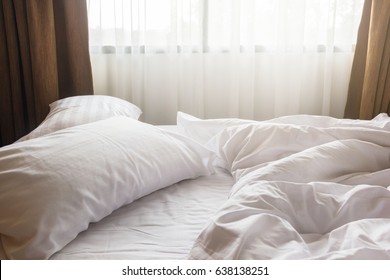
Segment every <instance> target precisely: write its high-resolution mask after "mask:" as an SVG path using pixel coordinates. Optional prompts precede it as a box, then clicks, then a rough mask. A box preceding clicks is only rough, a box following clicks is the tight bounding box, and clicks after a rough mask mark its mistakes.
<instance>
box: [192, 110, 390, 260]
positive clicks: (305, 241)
mask: <svg viewBox="0 0 390 280" xmlns="http://www.w3.org/2000/svg"><path fill="white" fill-rule="evenodd" d="M289 119H290V121H291V123H292V124H287V123H286V122H285V123H283V124H281V123H274V124H271V123H258V124H245V125H241V126H235V127H228V128H226V129H224V130H223V131H222V132H221V133H220V134H218V135H217V136H216V137H215V138H214V139H213V140H212V141H214V145H215V147H218V150H217V153H218V155H219V156H220V157H221V159H223V162H224V164H225V167H226V168H227V169H228V170H231V171H232V173H233V174H234V176H235V179H236V181H237V182H236V184H235V185H234V187H233V188H232V191H231V194H230V198H229V199H228V201H227V202H226V203H225V204H224V206H223V207H222V208H221V209H220V210H219V211H218V212H217V213H216V214H215V215H214V217H213V218H212V219H211V222H210V223H209V224H208V226H206V228H205V229H204V230H203V231H202V233H201V234H200V235H199V237H198V239H197V241H196V242H195V245H194V247H193V249H192V251H191V254H190V256H189V257H190V258H194V259H389V258H390V240H389V237H388V234H387V233H388V232H389V231H390V179H389V178H390V129H389V126H388V125H389V123H390V118H389V117H388V116H387V115H384V114H383V115H381V116H378V117H377V118H375V119H374V120H372V121H353V120H337V121H336V122H333V123H332V122H329V119H327V120H326V119H323V120H326V122H325V123H323V122H321V121H320V122H316V124H317V126H316V125H313V124H312V125H307V124H306V125H297V124H294V123H297V122H301V121H302V120H303V119H302V117H298V119H296V118H295V117H294V116H291V117H289ZM297 120H298V121H297ZM318 120H319V119H317V121H318ZM312 121H313V119H312V118H310V117H309V119H308V120H307V122H306V123H313V122H312ZM212 141H211V142H212ZM209 143H210V142H209Z"/></svg>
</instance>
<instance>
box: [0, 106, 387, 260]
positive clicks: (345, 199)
mask: <svg viewBox="0 0 390 280" xmlns="http://www.w3.org/2000/svg"><path fill="white" fill-rule="evenodd" d="M76 136H77V137H76ZM40 137H43V138H39V139H35V140H34V139H33V140H27V141H21V142H19V143H16V144H14V145H10V146H8V147H4V148H1V149H0V233H1V236H0V237H1V243H0V259H5V258H7V257H11V258H27V259H33V258H50V259H185V258H190V259H390V237H389V232H390V179H389V178H390V118H389V117H388V116H387V115H386V114H381V115H379V116H378V117H376V118H375V119H373V120H371V121H360V120H341V119H334V118H330V117H322V116H304V115H300V116H287V117H281V118H276V119H273V120H268V121H264V122H256V121H250V120H240V119H213V120H201V119H197V118H195V117H192V116H189V115H186V114H184V113H179V114H178V126H166V127H160V128H156V127H154V126H151V125H147V124H143V123H141V122H138V121H136V120H131V119H128V118H124V117H119V118H118V117H117V118H112V119H108V120H103V121H98V122H93V123H90V124H85V125H82V126H74V127H70V128H68V129H65V130H59V131H57V132H54V133H53V134H49V135H46V136H40ZM64 151H66V152H65V153H64ZM168 159H169V164H167V160H168ZM213 172H215V173H213ZM37 175H38V176H37ZM32 210H33V211H32ZM112 211H113V212H112Z"/></svg>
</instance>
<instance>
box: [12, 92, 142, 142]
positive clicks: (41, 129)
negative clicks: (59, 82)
mask: <svg viewBox="0 0 390 280" xmlns="http://www.w3.org/2000/svg"><path fill="white" fill-rule="evenodd" d="M141 113H142V111H141V109H140V108H138V107H137V106H136V105H134V104H132V103H130V102H128V101H126V100H123V99H120V98H117V97H112V96H108V95H81V96H72V97H68V98H64V99H60V100H57V101H55V102H53V103H51V104H50V112H49V114H48V115H47V116H46V118H45V120H44V121H43V122H42V123H41V124H40V125H39V126H38V127H37V128H36V129H34V130H33V131H32V132H30V133H29V134H28V135H26V136H24V137H22V138H21V139H19V140H18V141H24V140H28V139H33V138H36V137H39V136H43V135H46V134H49V133H52V132H54V131H57V130H60V129H63V128H68V127H72V126H76V125H81V124H86V123H90V122H94V121H99V120H103V119H107V118H110V117H114V116H126V117H129V118H133V119H136V120H138V118H139V116H140V115H141Z"/></svg>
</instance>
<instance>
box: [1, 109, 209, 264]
mask: <svg viewBox="0 0 390 280" xmlns="http://www.w3.org/2000/svg"><path fill="white" fill-rule="evenodd" d="M212 158H213V154H212V153H211V152H210V151H208V150H207V149H205V148H203V147H202V146H200V145H199V144H197V143H196V142H195V141H192V140H191V139H189V138H187V137H185V136H183V135H180V134H176V133H173V132H169V131H166V130H161V129H159V128H157V127H153V126H151V125H148V124H145V123H142V122H139V121H137V120H134V119H131V118H128V117H113V118H110V119H106V120H101V121H97V122H93V123H89V124H84V125H80V126H74V127H71V128H67V129H63V130H59V131H57V132H54V133H52V134H49V135H46V136H42V137H39V138H35V139H32V140H28V141H23V142H20V143H16V144H12V145H9V146H6V147H3V148H1V149H0V182H1V185H0V234H1V242H2V245H3V248H4V250H5V253H6V255H7V258H10V259H47V258H49V257H50V256H51V255H52V254H53V253H55V252H56V251H58V250H60V249H61V248H63V247H64V246H65V245H66V244H67V243H69V242H70V241H71V240H73V239H74V238H75V237H76V236H77V234H78V233H80V232H81V231H84V230H85V229H87V227H88V225H89V223H91V222H97V221H99V220H101V219H102V218H104V217H105V216H107V215H109V214H110V213H111V212H112V211H114V210H115V209H117V208H119V207H121V206H123V205H125V204H128V203H130V202H132V201H134V200H136V199H138V198H140V197H143V196H145V195H147V194H150V193H151V192H153V191H156V190H158V189H161V188H164V187H166V186H168V185H171V184H174V183H176V182H179V181H181V180H184V179H189V178H196V177H198V176H202V175H209V174H211V173H212V172H213V171H214V168H213V167H212V166H211V160H212Z"/></svg>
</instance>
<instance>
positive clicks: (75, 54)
mask: <svg viewBox="0 0 390 280" xmlns="http://www.w3.org/2000/svg"><path fill="white" fill-rule="evenodd" d="M0 40H1V41H2V42H3V43H2V44H0V66H1V67H0V116H1V119H0V129H1V130H0V146H3V145H7V144H10V143H12V142H13V141H15V140H17V139H18V138H20V137H21V136H23V135H25V134H26V133H28V132H29V131H31V130H32V129H34V128H35V127H36V126H37V125H38V124H39V123H40V122H41V121H42V120H43V119H44V118H45V117H46V115H47V113H48V111H49V104H50V103H51V102H53V101H55V100H57V99H59V98H63V97H66V96H72V95H77V94H92V93H93V83H92V72H91V64H90V58H89V50H88V26H87V9H86V3H85V1H78V0H55V1H54V0H23V1H22V0H2V1H1V4H0Z"/></svg>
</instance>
